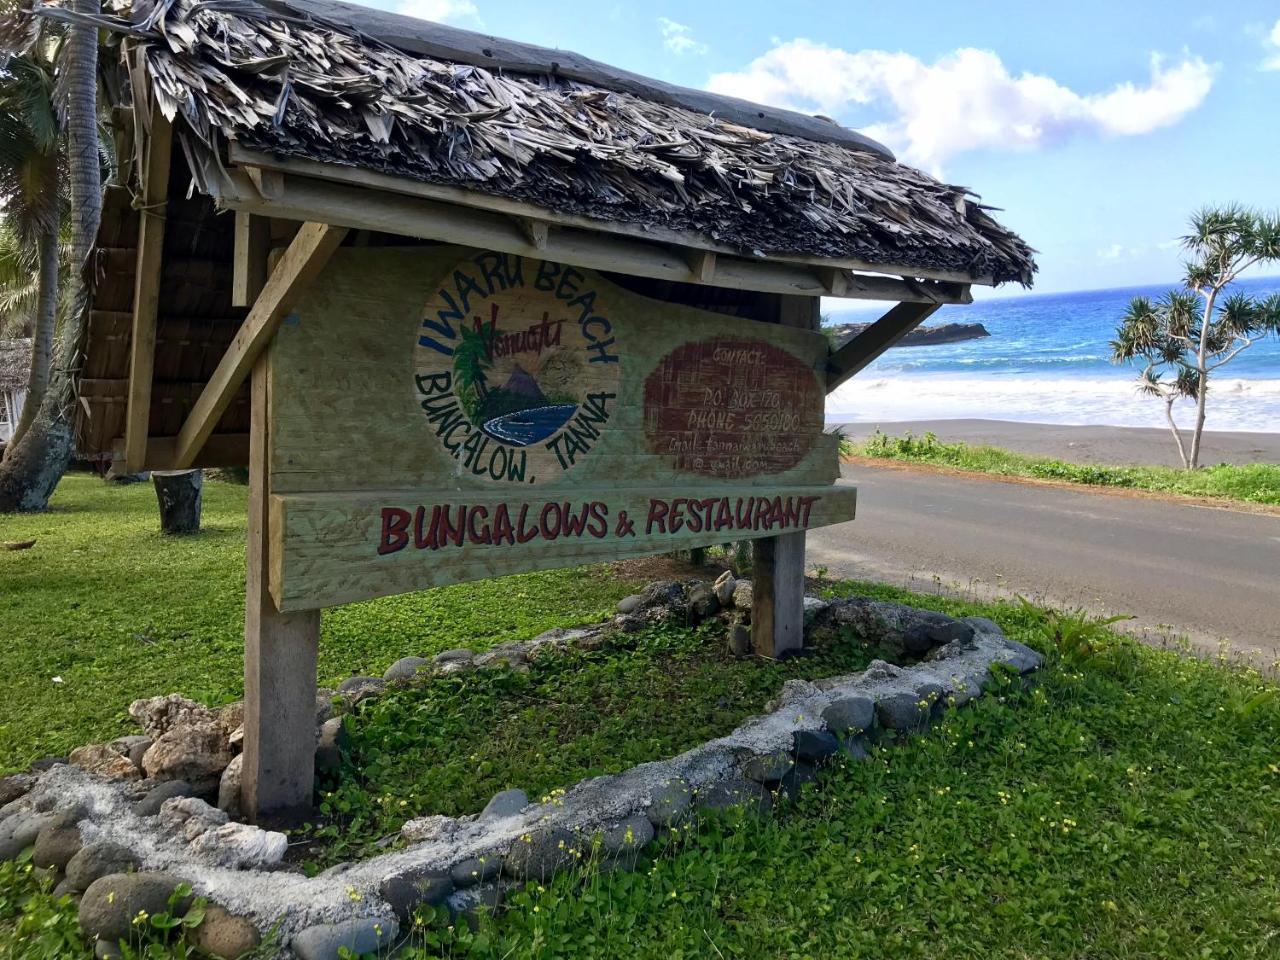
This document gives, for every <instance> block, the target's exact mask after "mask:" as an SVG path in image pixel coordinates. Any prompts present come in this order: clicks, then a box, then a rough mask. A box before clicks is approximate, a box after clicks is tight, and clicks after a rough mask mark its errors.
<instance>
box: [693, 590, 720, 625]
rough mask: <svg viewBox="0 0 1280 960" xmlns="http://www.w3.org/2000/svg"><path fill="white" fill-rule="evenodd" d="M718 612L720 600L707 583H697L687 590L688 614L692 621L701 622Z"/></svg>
mask: <svg viewBox="0 0 1280 960" xmlns="http://www.w3.org/2000/svg"><path fill="white" fill-rule="evenodd" d="M719 612H720V601H719V600H717V599H716V594H715V591H714V590H713V589H712V587H711V585H710V584H708V583H699V584H697V585H696V586H694V587H693V588H692V589H691V590H690V591H689V615H690V617H691V618H692V619H693V622H694V623H701V622H702V621H703V620H707V619H709V618H710V617H714V616H715V615H716V614H717V613H719Z"/></svg>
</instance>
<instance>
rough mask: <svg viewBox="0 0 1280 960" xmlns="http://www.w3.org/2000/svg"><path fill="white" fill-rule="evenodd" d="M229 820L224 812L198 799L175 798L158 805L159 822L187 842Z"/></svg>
mask: <svg viewBox="0 0 1280 960" xmlns="http://www.w3.org/2000/svg"><path fill="white" fill-rule="evenodd" d="M230 819H231V818H230V817H228V816H227V814H226V812H225V811H223V810H219V809H218V808H217V807H213V806H210V805H209V804H208V803H206V802H205V801H204V800H201V799H200V798H199V797H176V798H174V799H171V800H166V801H165V802H164V803H162V804H161V805H160V820H161V821H162V822H163V823H164V824H165V826H167V827H169V828H170V829H171V830H173V831H174V832H175V833H180V834H182V835H183V836H184V837H185V838H186V839H188V840H194V839H195V838H196V837H198V836H200V834H202V833H205V832H206V831H208V830H212V829H213V828H214V827H220V826H222V825H223V824H224V823H226V822H227V821H228V820H230Z"/></svg>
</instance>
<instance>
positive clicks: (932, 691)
mask: <svg viewBox="0 0 1280 960" xmlns="http://www.w3.org/2000/svg"><path fill="white" fill-rule="evenodd" d="M916 698H917V699H918V700H922V701H923V702H924V703H926V704H928V706H927V707H926V708H925V709H927V710H928V711H929V713H930V714H931V715H933V716H935V717H936V716H938V715H939V714H941V713H942V711H943V710H944V709H946V706H947V688H946V687H944V686H942V685H941V684H937V683H922V684H920V686H918V687H916Z"/></svg>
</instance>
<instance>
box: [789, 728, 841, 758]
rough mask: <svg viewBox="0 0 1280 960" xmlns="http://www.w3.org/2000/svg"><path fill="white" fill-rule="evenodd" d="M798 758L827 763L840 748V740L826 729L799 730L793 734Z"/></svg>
mask: <svg viewBox="0 0 1280 960" xmlns="http://www.w3.org/2000/svg"><path fill="white" fill-rule="evenodd" d="M791 739H792V742H793V744H794V749H795V754H796V759H797V760H802V761H804V762H805V763H813V764H820V763H825V762H826V761H827V760H829V759H831V757H833V756H835V755H836V753H837V752H839V750H840V741H839V740H838V739H837V738H836V736H835V735H834V734H830V733H827V732H826V731H825V730H797V731H796V732H795V733H793V734H792V735H791Z"/></svg>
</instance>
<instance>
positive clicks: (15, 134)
mask: <svg viewBox="0 0 1280 960" xmlns="http://www.w3.org/2000/svg"><path fill="white" fill-rule="evenodd" d="M55 56H56V50H55V49H54V48H52V47H50V46H48V45H45V44H39V45H35V46H33V47H32V48H31V49H30V50H28V51H27V52H26V53H25V54H22V55H19V56H15V57H11V58H10V59H9V61H8V62H7V63H5V64H4V65H3V66H0V197H3V200H4V212H3V219H2V220H0V231H2V232H3V240H4V243H3V245H2V246H0V274H2V275H0V280H4V281H7V282H6V283H5V287H4V296H3V298H0V299H2V300H3V302H2V303H0V306H2V307H3V308H4V312H5V315H6V318H7V319H8V321H9V322H7V323H6V324H5V326H10V325H16V324H14V323H13V321H14V319H16V316H15V315H21V314H22V313H25V310H24V308H26V309H30V310H31V315H30V317H29V318H24V320H25V322H23V323H22V324H21V325H22V326H25V327H27V328H28V329H29V330H30V333H31V337H32V358H31V373H30V376H29V378H28V381H27V401H26V404H25V406H24V407H23V410H22V416H21V418H20V419H19V421H18V423H17V425H16V426H15V427H14V431H13V436H12V437H11V438H10V441H9V447H8V449H9V450H13V449H15V448H16V447H17V446H18V444H19V443H20V442H21V440H22V437H23V436H24V435H25V434H26V432H27V430H28V429H29V428H30V426H31V423H32V421H33V420H34V419H35V415H36V412H37V411H38V410H39V408H40V405H41V403H42V402H43V401H44V397H45V394H46V392H47V390H48V386H49V373H50V368H51V366H52V361H53V339H54V327H55V324H56V322H57V307H58V230H59V226H60V224H61V221H62V214H63V212H64V210H65V206H66V204H65V196H64V192H63V189H62V182H63V177H62V167H63V157H62V149H61V143H62V140H61V136H60V131H59V128H58V119H57V116H56V114H55V111H54V107H53V83H54V57H55Z"/></svg>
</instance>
